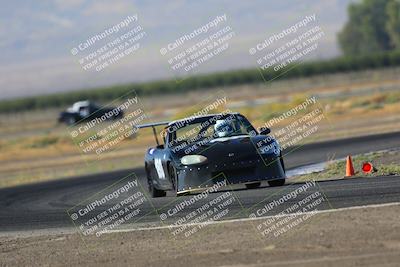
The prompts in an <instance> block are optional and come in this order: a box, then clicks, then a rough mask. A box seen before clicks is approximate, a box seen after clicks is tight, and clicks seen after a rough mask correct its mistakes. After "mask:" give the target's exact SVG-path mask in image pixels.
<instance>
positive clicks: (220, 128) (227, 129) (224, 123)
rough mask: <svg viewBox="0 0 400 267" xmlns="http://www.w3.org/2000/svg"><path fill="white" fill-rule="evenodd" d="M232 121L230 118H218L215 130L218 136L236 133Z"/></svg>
mask: <svg viewBox="0 0 400 267" xmlns="http://www.w3.org/2000/svg"><path fill="white" fill-rule="evenodd" d="M234 131H235V130H234V129H233V126H232V122H231V121H229V120H217V121H216V122H215V125H214V132H215V133H216V134H217V136H218V137H226V136H229V135H231V134H233V133H234Z"/></svg>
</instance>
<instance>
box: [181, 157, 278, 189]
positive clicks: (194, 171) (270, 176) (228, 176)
mask: <svg viewBox="0 0 400 267" xmlns="http://www.w3.org/2000/svg"><path fill="white" fill-rule="evenodd" d="M177 178H178V190H177V191H178V193H182V192H188V191H189V192H191V191H197V190H201V189H204V188H209V187H211V186H213V185H215V184H217V183H218V182H221V181H225V182H226V184H227V186H229V185H234V184H243V183H251V182H258V181H268V180H276V179H285V178H286V176H285V171H284V168H283V166H282V164H281V160H280V157H277V156H272V155H264V156H262V157H261V156H258V157H257V158H256V159H252V160H246V161H231V162H226V163H222V164H211V163H208V164H204V165H192V166H180V167H179V168H178V169H177Z"/></svg>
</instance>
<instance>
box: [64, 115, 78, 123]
mask: <svg viewBox="0 0 400 267" xmlns="http://www.w3.org/2000/svg"><path fill="white" fill-rule="evenodd" d="M64 121H65V123H66V124H67V125H74V124H75V123H76V120H75V118H74V117H72V116H68V117H66V118H65V119H64Z"/></svg>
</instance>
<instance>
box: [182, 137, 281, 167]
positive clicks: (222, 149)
mask: <svg viewBox="0 0 400 267" xmlns="http://www.w3.org/2000/svg"><path fill="white" fill-rule="evenodd" d="M266 138H267V136H265V135H256V136H249V135H240V136H232V137H224V138H217V139H213V140H211V141H210V142H208V143H205V144H192V145H189V146H186V147H184V148H182V149H179V150H176V152H175V156H177V157H178V158H181V157H183V156H185V155H203V156H205V157H207V158H208V160H209V161H210V162H215V163H219V162H229V161H248V160H252V159H257V158H258V157H259V153H258V151H257V142H260V141H262V140H265V139H266ZM268 140H269V142H267V144H268V143H271V142H274V141H275V140H274V139H273V138H272V137H269V138H268ZM196 145H197V146H196Z"/></svg>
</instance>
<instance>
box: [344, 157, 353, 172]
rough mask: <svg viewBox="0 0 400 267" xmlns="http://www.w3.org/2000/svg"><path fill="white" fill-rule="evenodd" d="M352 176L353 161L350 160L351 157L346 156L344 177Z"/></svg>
mask: <svg viewBox="0 0 400 267" xmlns="http://www.w3.org/2000/svg"><path fill="white" fill-rule="evenodd" d="M353 175H354V168H353V161H352V160H351V156H350V155H349V156H347V160H346V176H345V177H350V176H353Z"/></svg>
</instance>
